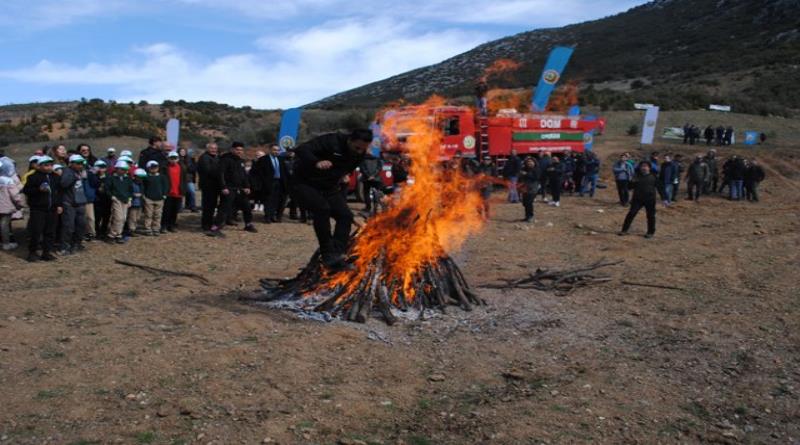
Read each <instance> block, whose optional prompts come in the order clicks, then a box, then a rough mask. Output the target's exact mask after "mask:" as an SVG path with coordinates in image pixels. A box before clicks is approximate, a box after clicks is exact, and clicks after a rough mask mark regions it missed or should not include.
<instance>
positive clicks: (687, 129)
mask: <svg viewBox="0 0 800 445" xmlns="http://www.w3.org/2000/svg"><path fill="white" fill-rule="evenodd" d="M701 138H702V140H705V142H706V145H717V146H724V145H731V144H733V142H734V129H733V127H732V126H730V125H728V126H727V127H724V126H722V125H718V126H716V127H714V126H713V125H707V126H706V127H705V128H704V129H703V130H702V131H701V130H700V127H698V126H697V125H695V124H690V123H686V124H684V125H683V143H684V144H689V145H694V144H695V143H697V142H700V141H701ZM766 139H767V135H766V134H764V133H761V134H760V140H761V142H762V143H763V142H764V141H765V140H766Z"/></svg>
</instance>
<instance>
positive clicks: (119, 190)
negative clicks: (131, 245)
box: [106, 161, 133, 244]
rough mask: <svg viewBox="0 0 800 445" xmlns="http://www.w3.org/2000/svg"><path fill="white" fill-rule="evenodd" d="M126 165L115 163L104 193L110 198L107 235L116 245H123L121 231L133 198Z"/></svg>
mask: <svg viewBox="0 0 800 445" xmlns="http://www.w3.org/2000/svg"><path fill="white" fill-rule="evenodd" d="M129 168H130V167H128V163H127V162H123V161H117V163H116V164H115V165H114V174H113V175H111V176H110V177H109V178H108V179H107V180H106V191H107V193H108V194H109V196H111V222H110V228H109V232H108V235H109V237H110V240H111V241H115V242H116V243H117V244H123V243H125V240H124V239H122V229H123V227H124V225H125V218H126V217H127V216H128V206H130V204H131V198H133V180H131V177H130V176H128V169H129Z"/></svg>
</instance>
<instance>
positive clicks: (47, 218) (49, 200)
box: [22, 156, 61, 262]
mask: <svg viewBox="0 0 800 445" xmlns="http://www.w3.org/2000/svg"><path fill="white" fill-rule="evenodd" d="M58 181H59V177H58V176H56V175H55V174H54V173H53V158H51V157H50V156H41V157H40V158H39V159H38V160H37V163H36V172H35V173H33V174H31V175H29V176H28V179H27V181H26V182H25V187H23V189H22V193H24V194H25V196H26V197H27V198H28V207H30V210H31V213H30V216H29V218H28V243H29V244H28V261H30V262H34V261H38V260H42V261H54V260H55V259H56V257H55V256H53V254H52V251H53V247H54V243H55V238H56V227H57V225H58V215H59V214H60V213H61V205H60V203H59V202H58V193H57V192H56V187H57V186H56V184H57V183H58ZM39 250H41V252H42V253H41V255H39V256H37V255H36V253H37V251H39Z"/></svg>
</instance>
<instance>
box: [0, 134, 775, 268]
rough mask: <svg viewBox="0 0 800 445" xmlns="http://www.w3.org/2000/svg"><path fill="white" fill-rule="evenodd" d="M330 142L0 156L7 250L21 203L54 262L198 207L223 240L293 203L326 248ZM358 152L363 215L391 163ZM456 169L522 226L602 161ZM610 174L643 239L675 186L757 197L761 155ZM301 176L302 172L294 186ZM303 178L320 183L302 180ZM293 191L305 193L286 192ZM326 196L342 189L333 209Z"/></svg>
mask: <svg viewBox="0 0 800 445" xmlns="http://www.w3.org/2000/svg"><path fill="white" fill-rule="evenodd" d="M367 132H369V130H364V131H363V133H364V134H363V135H361V134H360V133H353V134H356V136H357V139H356V142H357V145H358V146H359V147H360V146H361V145H364V142H362V140H363V141H366V140H367V139H369V136H370V134H366V133H367ZM327 137H328V138H333V139H331V140H330V141H328V140H327V139H325V138H324V137H319V138H316V139H313V140H312V141H309V142H308V143H306V144H303V145H301V146H300V147H298V149H297V150H289V151H286V152H282V151H281V150H280V149H279V147H278V146H277V145H273V146H272V147H270V149H269V150H268V152H262V151H257V152H255V156H253V159H249V157H248V156H246V154H245V146H244V144H242V143H239V142H234V143H232V144H231V147H230V149H229V150H227V151H226V152H225V153H224V154H223V153H220V150H219V147H218V146H217V144H215V143H209V144H208V145H207V146H206V149H205V151H204V152H203V153H202V155H200V156H199V157H197V158H195V157H194V156H192V153H193V150H191V149H189V148H186V147H182V148H179V149H177V150H176V147H174V146H172V145H170V144H168V143H165V142H164V141H162V140H161V139H160V138H158V137H152V138H150V140H149V144H148V147H147V148H145V149H144V150H142V151H141V153H140V154H139V157H138V159H137V160H134V159H133V153H132V152H130V151H128V150H124V151H121V152H120V153H119V155H117V152H116V150H115V149H114V148H109V149H107V150H106V152H105V156H103V157H102V158H97V157H96V156H95V155H94V154H93V153H92V148H91V147H90V146H89V145H88V144H79V145H78V146H77V147H75V149H74V150H67V148H66V147H65V146H63V145H57V146H55V147H52V148H46V149H45V150H41V151H38V152H37V153H36V154H34V155H33V156H32V157H31V158H30V159H29V165H28V170H27V171H26V172H25V173H24V174H22V175H21V176H18V175H17V172H16V166H15V164H14V162H13V161H12V160H11V159H10V158H7V157H0V236H1V238H2V248H3V250H14V249H16V248H17V247H18V244H17V243H16V242H15V241H14V239H13V234H12V231H11V222H12V221H13V220H17V219H22V213H21V210H22V209H23V207H25V206H27V207H28V208H29V212H30V213H29V217H28V226H27V230H28V251H29V255H28V260H29V261H39V260H43V261H52V260H54V259H55V258H56V257H55V256H54V253H56V254H58V255H60V256H67V255H71V254H74V253H77V252H80V251H82V250H84V249H85V243H86V242H91V241H94V240H103V241H106V242H109V243H116V244H124V243H126V242H128V241H129V240H130V239H131V238H133V237H136V236H159V235H161V234H163V233H167V232H175V231H176V230H177V229H178V224H179V223H178V214H179V213H180V212H182V211H188V212H197V211H200V212H201V215H200V223H201V224H200V225H201V227H202V230H203V231H204V232H205V233H206V234H207V235H209V236H213V237H222V236H224V235H223V228H225V227H235V226H237V225H238V224H239V223H240V222H242V223H243V224H244V226H243V229H244V230H245V231H247V232H257V229H256V227H255V225H254V221H253V220H254V211H256V212H262V213H263V222H264V223H266V224H273V223H280V222H282V221H283V217H284V214H285V212H286V209H287V208H288V210H289V219H296V220H300V221H301V222H307V221H309V220H312V219H313V221H314V223H315V232H316V233H317V236H318V238H320V240H321V243H322V244H324V243H327V242H329V241H330V238H331V237H332V236H334V237H335V236H336V235H331V234H330V221H327V220H328V219H329V218H330V217H331V216H330V215H329V216H328V217H325V216H324V215H325V214H326V212H327V213H330V212H333V214H337V215H338V214H341V215H344V214H345V211H344V208H345V207H346V205H343V204H342V203H346V198H347V193H348V189H349V188H350V183H349V175H351V174H354V173H353V171H352V169H351V170H350V171H344V169H342V171H338V170H336V171H335V172H326V173H325V174H321V173H320V171H326V170H327V169H319V168H318V167H314V166H315V165H316V161H315V160H316V159H318V157H319V156H320V154H314V153H315V152H314V150H322V151H321V152H320V153H324V154H325V155H326V156H329V157H330V156H333V155H332V154H331V153H334V154H336V153H338V152H340V153H348V147H349V146H350V145H352V144H353V140H351V139H349V138H350V137H353V136H352V134H351V135H350V136H348V135H342V134H338V133H332V134H331V135H330V136H327ZM339 139H341V140H339ZM348 144H349V145H348ZM320 147H321V148H320ZM326 147H327V148H326ZM331 147H334V148H335V150H334V148H331ZM339 147H344V148H339ZM336 150H338V152H336ZM298 156H299V157H298ZM353 156H355V155H353ZM306 158H307V159H306ZM356 158H357V162H356V163H355V164H354V165H355V166H358V167H359V170H360V174H359V175H360V176H359V177H360V180H361V183H362V185H363V190H364V193H363V196H364V201H365V204H366V208H365V210H366V211H367V212H370V211H372V210H377V209H373V208H372V207H373V206H376V205H379V203H380V200H374V199H373V196H374V194H373V191H376V193H377V192H380V191H384V190H385V184H384V182H383V179H382V178H381V171H382V170H384V169H385V166H386V164H387V162H388V161H387V160H385V159H383V158H381V157H376V156H373V155H371V154H370V153H369V152H367V151H366V150H364V151H363V152H361V151H359V152H358V156H357V157H356ZM331 159H335V160H338V158H331ZM353 162H355V161H353ZM410 163H411V160H410V159H409V158H408V156H407V155H401V156H398V157H396V158H394V159H392V161H391V172H392V175H391V178H392V180H393V182H394V184H395V186H397V187H400V186H401V185H402V184H404V183H405V182H406V181H407V180H408V179H409V169H410ZM308 165H312V167H309V166H308ZM451 165H452V166H453V167H454V168H459V169H462V171H463V172H465V173H468V174H471V175H480V176H481V177H482V178H484V179H483V180H482V181H480V193H481V196H482V197H483V198H484V203H485V204H484V208H483V212H484V215H486V216H487V217H488V214H489V201H490V197H491V195H492V191H493V190H494V187H495V185H496V184H497V183H498V182H502V183H504V184H507V186H508V201H509V202H512V203H519V202H521V203H522V205H523V207H524V218H523V220H524V221H526V222H531V221H533V220H534V201H535V200H536V198H537V197H541V199H542V201H544V202H546V203H548V204H549V205H551V206H554V207H560V205H561V196H562V194H563V193H569V194H570V195H573V194H576V195H578V196H581V197H582V196H589V197H593V196H594V195H595V192H596V190H597V186H598V179H599V175H600V168H601V162H600V160H599V158H598V157H597V156H596V155H595V154H594V153H592V152H586V153H567V154H555V155H552V154H550V153H543V154H541V155H538V154H537V155H533V156H526V157H524V158H522V157H520V156H518V154H517V153H516V152H512V154H511V156H510V157H509V158H508V159H507V160H506V162H505V163H504V164H503V166H502V168H501V169H498V168H497V166H496V165H495V162H494V160H492V159H490V158H486V159H484V160H482V161H481V162H477V161H475V160H474V159H468V158H465V157H463V156H461V154H460V153H456V155H455V157H454V158H453V159H452V160H451ZM347 167H348V168H350V167H351V166H350V165H349V164H348V166H347ZM353 168H355V167H353ZM318 170H320V171H318ZM611 171H612V174H613V178H614V181H615V183H616V189H617V193H618V197H619V203H620V205H622V206H629V207H630V210H629V213H628V216H627V217H626V219H625V223H624V225H623V229H622V231H621V233H622V234H624V233H627V231H628V229H629V227H630V224H631V223H632V221H633V219H634V218H635V216H636V214H637V212H639V210H641V209H642V208H644V209H645V210H646V213H647V217H648V218H647V219H648V231H647V234H648V236H652V235H653V234H654V233H655V207H656V202H657V197H659V196H660V198H661V201H662V202H663V205H664V206H667V207H668V206H670V205H672V203H674V202H675V201H677V200H678V199H679V197H680V195H681V193H682V192H681V184H682V183H685V184H686V190H685V192H683V193H686V198H687V199H688V200H692V201H695V202H699V200H700V199H701V196H706V195H711V194H722V193H723V192H724V191H725V190H726V189H727V196H728V198H729V199H731V200H744V199H746V200H749V201H758V199H759V194H758V189H759V184H760V183H761V181H763V180H764V176H765V174H764V169H763V168H762V167H761V166H760V165H759V163H758V161H757V160H756V159H744V158H741V157H739V156H737V155H732V156H730V157H729V158H727V159H726V160H725V161H724V162H722V161H721V160H719V159H718V158H717V155H716V150H715V149H711V150H709V151H708V153H706V154H705V155H697V156H696V157H695V158H694V159H692V160H691V161H690V162H684V159H683V157H682V155H681V154H675V155H673V154H671V153H667V154H665V155H664V156H663V158H662V157H661V156H660V154H659V153H657V152H653V153H651V154H650V155H648V156H647V157H646V158H645V159H641V160H636V159H634V158H633V156H631V155H630V154H629V153H624V154H622V155H620V157H619V159H618V160H616V162H614V164H613V165H612V167H611ZM340 173H341V174H340ZM333 175H336V178H333ZM300 176H302V177H303V178H306V179H302V180H297V181H293V178H295V179H296V178H299V177H300ZM309 177H310V178H317V177H319V178H317V179H315V180H309V179H307V178H309ZM499 177H502V179H499ZM494 178H498V179H499V181H498V180H494ZM314 181H317V182H319V183H321V184H324V185H325V191H324V193H323V194H322V195H321V196H322V198H320V199H318V198H319V197H314V198H313V199H312V198H309V196H312V195H313V193H312V192H313V190H314V187H317V186H318V185H319V184H317V182H314ZM331 184H334V185H331ZM306 186H307V187H306ZM304 187H305V188H304ZM306 188H307V190H306ZM198 189H199V190H200V192H201V194H202V200H201V205H200V209H198V206H197V204H196V203H197V197H196V192H197V190H198ZM290 189H291V190H292V191H294V192H297V191H298V190H299V192H301V193H290ZM331 193H335V194H336V195H337V198H336V201H335V205H334V206H333V207H331V204H330V202H333V201H331V199H333V198H331V197H330V196H329V195H330V194H331ZM377 196H383V195H382V193H379V194H378V195H377ZM323 201H324V202H323ZM315 212H317V213H319V215H315V214H314V213H315ZM348 214H349V210H348ZM341 215H339V216H341ZM350 218H352V215H350ZM334 219H336V218H335V215H334ZM348 227H349V225H348ZM325 233H327V234H328V235H327V236H326V235H325ZM348 233H349V232H348ZM338 235H339V236H340V237H341V234H338ZM340 242H341V241H340Z"/></svg>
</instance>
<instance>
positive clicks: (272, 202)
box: [263, 179, 286, 220]
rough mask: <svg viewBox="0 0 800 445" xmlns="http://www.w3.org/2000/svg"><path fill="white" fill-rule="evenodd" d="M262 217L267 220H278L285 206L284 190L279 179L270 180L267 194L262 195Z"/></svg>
mask: <svg viewBox="0 0 800 445" xmlns="http://www.w3.org/2000/svg"><path fill="white" fill-rule="evenodd" d="M263 201H264V217H265V218H266V219H268V220H280V219H281V218H282V217H283V209H284V208H286V191H285V190H284V189H283V183H282V182H281V180H280V179H273V180H272V187H271V188H270V191H269V194H268V195H265V196H264V199H263Z"/></svg>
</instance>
